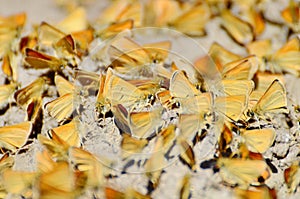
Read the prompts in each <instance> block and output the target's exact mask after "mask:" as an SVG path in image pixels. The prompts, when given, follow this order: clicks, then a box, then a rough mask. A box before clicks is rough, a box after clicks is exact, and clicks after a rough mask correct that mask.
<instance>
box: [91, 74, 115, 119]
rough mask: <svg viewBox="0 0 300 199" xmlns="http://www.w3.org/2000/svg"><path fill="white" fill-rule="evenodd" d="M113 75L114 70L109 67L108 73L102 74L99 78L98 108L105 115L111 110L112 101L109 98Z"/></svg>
mask: <svg viewBox="0 0 300 199" xmlns="http://www.w3.org/2000/svg"><path fill="white" fill-rule="evenodd" d="M112 76H113V71H112V70H111V69H110V68H109V69H108V70H107V73H106V75H103V74H100V78H99V79H100V80H99V89H98V93H97V100H96V104H95V107H96V110H97V111H98V112H99V113H101V114H103V115H105V114H106V113H107V112H108V111H109V110H110V108H111V107H110V106H111V104H110V101H109V100H108V99H107V97H108V92H109V87H108V86H109V82H110V79H111V77H112Z"/></svg>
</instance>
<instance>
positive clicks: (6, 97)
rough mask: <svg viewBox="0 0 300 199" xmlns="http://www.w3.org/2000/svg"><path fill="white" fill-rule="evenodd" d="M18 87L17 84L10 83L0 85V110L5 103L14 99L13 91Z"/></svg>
mask: <svg viewBox="0 0 300 199" xmlns="http://www.w3.org/2000/svg"><path fill="white" fill-rule="evenodd" d="M17 88H18V84H16V83H10V84H7V85H1V86H0V110H1V109H3V108H5V107H6V106H7V104H9V103H12V102H13V101H14V93H15V91H16V90H17Z"/></svg>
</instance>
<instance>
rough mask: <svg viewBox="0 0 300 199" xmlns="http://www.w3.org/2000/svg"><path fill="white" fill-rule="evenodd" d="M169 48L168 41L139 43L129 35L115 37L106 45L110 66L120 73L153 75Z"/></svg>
mask: <svg viewBox="0 0 300 199" xmlns="http://www.w3.org/2000/svg"><path fill="white" fill-rule="evenodd" d="M170 48H171V43H170V42H169V41H162V42H157V43H150V44H144V45H140V44H138V43H136V42H134V41H133V40H132V39H130V38H129V37H126V36H124V37H122V36H120V37H117V38H115V39H113V41H112V42H111V43H110V46H109V47H108V54H109V56H110V59H111V66H112V68H114V69H115V70H116V72H118V73H120V74H127V75H130V76H134V75H142V76H146V77H147V76H150V77H151V76H153V75H154V73H155V67H156V65H159V64H162V63H163V62H164V60H165V59H166V58H167V57H168V52H169V50H170Z"/></svg>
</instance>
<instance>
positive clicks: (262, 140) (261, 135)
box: [241, 128, 276, 153]
mask: <svg viewBox="0 0 300 199" xmlns="http://www.w3.org/2000/svg"><path fill="white" fill-rule="evenodd" d="M241 135H242V138H243V139H244V142H245V144H246V146H247V148H248V149H249V151H251V152H254V153H264V152H266V151H267V150H268V149H269V148H270V146H271V145H272V144H273V142H274V140H275V136H276V133H275V130H274V129H272V128H268V129H266V128H265V129H253V130H245V131H242V132H241Z"/></svg>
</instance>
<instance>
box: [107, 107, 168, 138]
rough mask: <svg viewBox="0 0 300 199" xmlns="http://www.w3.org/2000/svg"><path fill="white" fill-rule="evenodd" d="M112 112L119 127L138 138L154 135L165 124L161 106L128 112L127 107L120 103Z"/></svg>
mask: <svg viewBox="0 0 300 199" xmlns="http://www.w3.org/2000/svg"><path fill="white" fill-rule="evenodd" d="M112 112H113V114H114V116H115V118H114V119H115V123H116V125H117V126H118V127H119V129H120V130H122V131H123V132H124V133H129V134H131V136H133V137H135V138H138V139H145V138H148V137H152V136H153V134H154V133H158V129H159V128H160V127H161V126H162V125H163V121H162V119H161V115H162V113H163V108H161V107H159V108H157V109H154V110H151V111H143V112H130V113H128V112H127V110H126V109H125V107H124V106H122V105H121V104H119V105H117V106H114V107H113V109H112Z"/></svg>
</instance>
